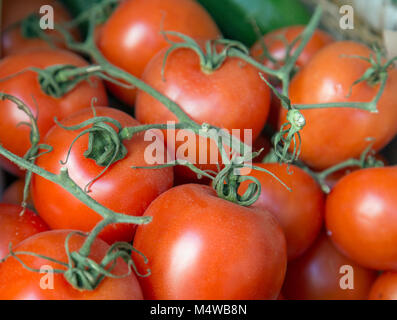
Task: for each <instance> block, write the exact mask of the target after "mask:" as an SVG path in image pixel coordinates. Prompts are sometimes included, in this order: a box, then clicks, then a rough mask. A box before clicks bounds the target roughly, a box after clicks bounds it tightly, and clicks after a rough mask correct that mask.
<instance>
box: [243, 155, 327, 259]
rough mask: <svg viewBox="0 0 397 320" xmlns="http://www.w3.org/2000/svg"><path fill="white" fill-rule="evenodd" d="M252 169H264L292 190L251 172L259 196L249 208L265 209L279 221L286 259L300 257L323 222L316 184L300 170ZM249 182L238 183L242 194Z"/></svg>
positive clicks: (272, 165) (320, 195) (284, 167)
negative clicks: (258, 184)
mask: <svg viewBox="0 0 397 320" xmlns="http://www.w3.org/2000/svg"><path fill="white" fill-rule="evenodd" d="M254 165H255V166H258V167H260V168H263V169H266V170H268V171H270V172H272V173H273V174H274V175H276V176H277V177H278V178H279V179H280V180H281V181H282V182H284V183H285V184H286V185H287V186H288V187H289V188H291V191H289V190H287V189H286V188H285V187H284V186H283V185H282V184H281V183H280V182H279V181H277V180H276V179H275V178H273V177H272V176H271V175H270V174H268V173H266V172H261V171H259V170H252V171H251V173H250V174H249V175H250V176H252V177H254V178H256V179H258V180H259V182H260V184H261V194H260V197H259V199H258V200H257V201H256V202H255V203H254V204H253V205H252V206H253V207H255V208H258V209H262V210H267V211H269V212H270V213H271V214H273V215H274V217H275V218H276V219H277V220H278V221H279V223H280V225H281V227H282V229H283V231H284V234H285V237H286V240H287V250H288V260H289V261H290V260H293V259H295V258H297V257H299V256H301V255H302V254H303V253H304V252H305V251H306V250H307V249H308V248H309V247H310V246H311V245H312V244H313V242H314V241H315V239H316V238H317V236H318V234H319V233H320V230H321V227H322V225H323V220H324V210H325V201H324V200H325V199H324V194H323V192H322V190H321V188H320V186H319V185H318V184H317V182H316V181H315V180H314V179H313V178H312V177H311V176H310V175H309V174H308V173H306V172H305V171H303V170H302V169H300V168H298V167H296V166H293V165H291V166H290V167H289V168H288V165H286V164H283V165H280V164H278V163H267V164H261V163H256V164H254ZM247 187H248V182H244V183H242V184H241V189H240V192H245V191H246V189H247Z"/></svg>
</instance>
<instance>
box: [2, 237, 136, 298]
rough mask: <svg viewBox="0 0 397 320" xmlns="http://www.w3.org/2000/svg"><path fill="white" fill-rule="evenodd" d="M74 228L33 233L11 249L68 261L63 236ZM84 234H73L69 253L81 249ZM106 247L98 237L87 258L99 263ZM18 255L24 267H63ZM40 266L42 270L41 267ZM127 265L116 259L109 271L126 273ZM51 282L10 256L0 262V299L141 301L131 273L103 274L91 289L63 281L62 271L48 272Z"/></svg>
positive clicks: (36, 258) (107, 246)
mask: <svg viewBox="0 0 397 320" xmlns="http://www.w3.org/2000/svg"><path fill="white" fill-rule="evenodd" d="M72 232H76V231H74V230H51V231H47V232H42V233H39V234H36V235H34V236H32V237H30V238H27V239H26V240H25V241H23V242H21V243H20V244H19V245H18V246H16V247H15V248H14V252H15V253H17V252H18V251H25V252H33V253H36V254H40V255H43V256H45V257H51V258H53V259H55V260H57V261H60V262H62V263H68V262H69V261H68V258H67V255H66V252H65V240H66V237H67V236H68V235H69V234H70V233H72ZM84 240H85V237H83V236H81V235H79V234H73V235H72V236H71V237H70V239H69V242H68V244H69V250H70V252H73V251H77V250H79V249H80V248H81V246H82V244H83V242H84ZM109 248H110V246H109V245H108V244H107V243H106V242H104V241H103V240H101V239H98V238H97V239H95V241H94V243H93V245H92V248H91V253H90V255H89V258H90V259H92V260H94V261H95V262H97V263H99V262H101V260H102V258H103V257H104V256H105V254H106V253H107V251H108V250H109ZM18 257H19V258H20V259H21V260H22V262H24V263H25V264H26V265H27V266H29V267H31V268H36V269H39V270H40V269H42V270H47V272H48V270H51V269H50V268H52V270H58V269H63V270H66V267H65V266H62V265H60V264H59V263H55V262H52V261H49V260H47V259H44V258H40V257H37V256H32V255H25V254H20V255H18ZM43 268H44V269H43ZM127 268H128V267H127V264H126V263H125V262H124V261H123V260H122V259H121V258H119V259H118V260H117V261H116V263H115V266H114V268H113V270H112V272H113V273H114V274H116V275H121V274H125V273H126V272H127V270H128V269H127ZM47 276H51V277H52V278H51V281H49V280H48V279H44V284H43V280H42V279H43V273H39V272H32V271H30V270H28V269H26V268H24V267H23V266H22V264H21V263H20V262H19V261H17V260H16V259H15V258H13V257H10V258H8V259H7V260H6V261H5V262H3V263H2V264H1V265H0V299H1V300H142V291H141V288H140V286H139V283H138V280H137V276H136V275H135V274H134V273H131V274H130V275H129V276H127V277H123V278H110V277H106V278H105V279H104V280H103V281H102V282H101V284H100V285H99V286H98V287H97V288H96V289H95V290H77V289H75V288H74V287H72V286H71V284H70V283H69V282H67V281H66V279H65V277H64V275H63V274H62V273H57V274H52V273H48V274H47Z"/></svg>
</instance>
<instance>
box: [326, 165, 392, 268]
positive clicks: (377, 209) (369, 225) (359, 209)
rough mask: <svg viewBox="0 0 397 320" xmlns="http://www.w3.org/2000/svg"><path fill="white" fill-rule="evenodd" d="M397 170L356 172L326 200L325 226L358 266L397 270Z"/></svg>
mask: <svg viewBox="0 0 397 320" xmlns="http://www.w3.org/2000/svg"><path fill="white" fill-rule="evenodd" d="M396 181H397V170H396V168H395V167H384V168H371V169H363V170H358V171H355V172H353V173H351V174H349V175H347V176H345V177H344V178H342V179H341V180H340V181H339V182H338V183H337V184H336V186H335V187H334V189H333V190H332V192H331V193H330V194H329V196H328V198H327V201H326V216H325V218H326V226H327V229H328V230H329V232H330V234H331V238H332V240H333V241H334V243H335V244H336V246H337V247H338V248H339V249H340V250H341V251H342V252H343V253H344V254H346V255H347V256H348V257H350V258H351V259H352V260H354V261H356V262H357V263H359V264H361V265H363V266H366V267H368V268H373V269H377V270H390V269H392V270H397V217H396V214H395V210H396V198H397V191H396V190H397V188H396Z"/></svg>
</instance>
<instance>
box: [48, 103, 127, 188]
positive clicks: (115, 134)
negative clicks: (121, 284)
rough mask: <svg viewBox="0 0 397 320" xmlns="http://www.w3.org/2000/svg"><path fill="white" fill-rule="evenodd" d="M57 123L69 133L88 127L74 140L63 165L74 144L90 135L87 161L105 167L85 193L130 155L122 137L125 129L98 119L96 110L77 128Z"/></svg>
mask: <svg viewBox="0 0 397 320" xmlns="http://www.w3.org/2000/svg"><path fill="white" fill-rule="evenodd" d="M55 122H56V123H57V125H58V126H60V127H61V128H63V129H65V130H69V131H74V130H81V129H83V128H85V127H87V128H86V129H84V130H83V131H81V132H80V133H79V134H78V135H77V137H76V138H75V139H74V140H73V142H72V144H71V146H70V148H69V151H68V154H67V157H66V160H65V161H62V162H61V163H62V164H66V163H67V162H68V159H69V156H70V153H71V150H72V148H73V145H74V143H75V142H76V141H77V140H78V139H79V138H80V137H82V136H83V135H86V134H88V135H89V136H88V148H87V150H86V151H85V152H84V156H85V157H86V158H87V159H92V160H94V161H95V163H96V164H97V165H98V166H101V167H104V169H103V170H102V172H101V173H100V174H99V175H98V176H96V177H95V178H94V179H92V180H91V181H90V182H89V183H88V184H87V185H86V186H85V188H84V191H85V192H89V187H90V186H91V185H92V184H93V183H94V182H95V181H96V180H98V179H99V178H100V177H101V176H102V175H103V174H105V172H106V171H107V170H108V169H109V167H110V166H111V165H112V164H113V163H115V162H117V161H119V160H122V159H124V158H125V157H126V155H127V153H128V152H127V149H126V147H125V146H124V145H123V140H124V137H123V136H122V132H124V131H122V129H123V128H122V126H121V124H120V123H119V122H118V121H117V120H115V119H113V118H110V117H97V116H96V113H95V109H94V117H93V118H91V119H89V120H87V121H84V122H83V123H81V124H78V125H76V126H70V127H67V126H64V125H62V124H61V123H59V122H58V120H57V119H55ZM110 124H113V125H114V126H116V128H117V129H116V130H115V129H114V128H113V127H112V126H111V125H110Z"/></svg>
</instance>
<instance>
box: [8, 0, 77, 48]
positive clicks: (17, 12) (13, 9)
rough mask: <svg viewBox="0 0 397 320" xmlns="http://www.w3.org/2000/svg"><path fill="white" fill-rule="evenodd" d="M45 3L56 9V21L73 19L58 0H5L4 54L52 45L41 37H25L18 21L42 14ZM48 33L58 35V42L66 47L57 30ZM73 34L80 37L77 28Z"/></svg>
mask: <svg viewBox="0 0 397 320" xmlns="http://www.w3.org/2000/svg"><path fill="white" fill-rule="evenodd" d="M43 5H50V6H51V7H52V8H53V9H54V23H55V24H59V23H63V22H66V21H69V20H70V19H71V17H70V15H69V12H68V11H67V10H66V8H65V7H64V6H63V5H62V4H61V3H60V2H59V1H56V0H29V1H26V0H3V10H2V25H1V31H2V40H1V42H2V46H1V47H2V56H8V55H10V54H14V53H17V52H21V51H24V50H28V49H32V48H50V47H51V45H50V44H49V43H47V42H46V41H45V40H42V39H39V38H25V37H24V36H23V35H22V30H21V26H20V25H16V23H18V22H20V21H21V20H23V19H25V18H26V17H28V16H29V15H31V14H37V15H40V16H42V14H40V8H41V6H43ZM47 34H48V35H49V36H51V37H54V36H56V38H57V39H58V40H59V42H56V43H54V44H56V45H57V46H59V47H62V48H64V47H65V46H64V44H63V42H64V39H63V37H62V36H61V35H59V34H58V35H57V32H56V31H50V30H48V32H47ZM73 35H74V36H76V37H78V33H77V31H76V30H75V31H74V32H73Z"/></svg>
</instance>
